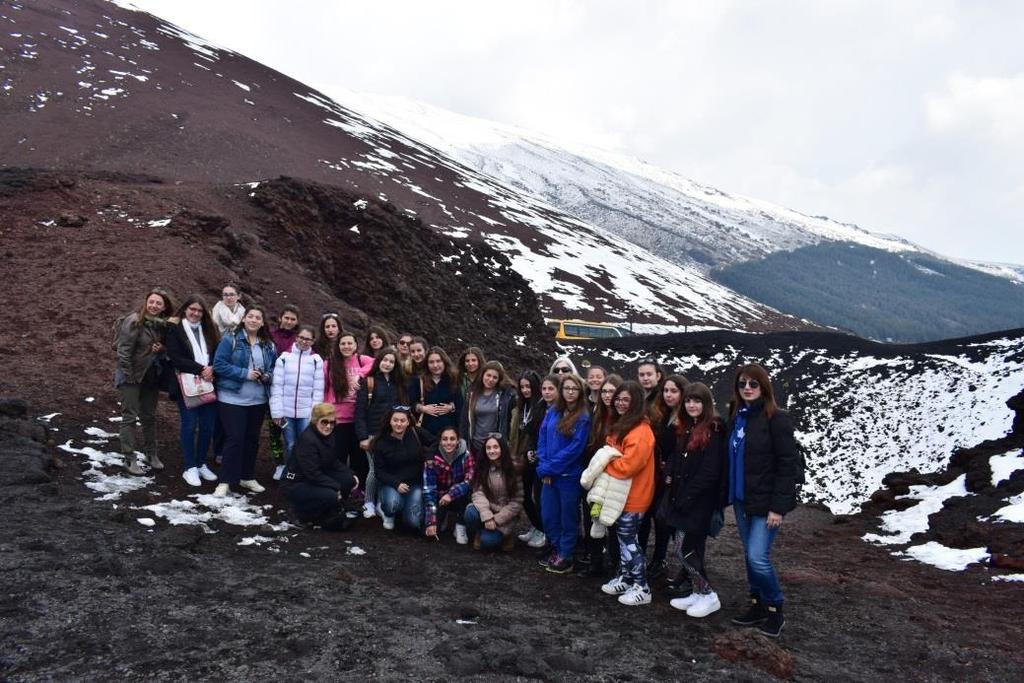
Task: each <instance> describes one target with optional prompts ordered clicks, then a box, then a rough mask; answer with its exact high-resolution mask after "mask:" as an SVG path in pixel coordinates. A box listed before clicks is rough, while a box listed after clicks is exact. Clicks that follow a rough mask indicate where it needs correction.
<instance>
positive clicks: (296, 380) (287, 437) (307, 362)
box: [270, 325, 324, 480]
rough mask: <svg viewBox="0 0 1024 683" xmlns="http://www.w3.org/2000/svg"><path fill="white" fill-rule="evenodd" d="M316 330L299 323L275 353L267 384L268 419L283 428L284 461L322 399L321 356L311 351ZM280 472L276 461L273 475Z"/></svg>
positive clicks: (322, 372) (275, 476)
mask: <svg viewBox="0 0 1024 683" xmlns="http://www.w3.org/2000/svg"><path fill="white" fill-rule="evenodd" d="M315 335H316V333H315V332H314V330H313V326H312V325H300V326H299V331H298V334H297V335H296V336H295V343H294V344H292V348H291V350H289V351H288V353H283V354H281V355H280V356H278V357H277V361H276V362H275V363H274V380H273V382H271V385H270V419H271V420H273V422H274V424H276V425H277V426H278V427H280V428H281V429H282V430H283V432H284V452H285V459H286V460H285V461H286V462H287V457H288V455H289V454H291V452H292V449H293V448H295V442H296V441H298V439H299V434H301V433H302V432H304V431H305V430H306V427H308V426H309V419H310V414H311V412H312V410H313V406H314V405H316V404H317V403H323V400H324V360H323V358H321V357H320V354H318V353H316V352H315V351H313V342H314V341H315V340H316V336H315ZM283 473H284V465H283V464H282V465H278V466H277V469H276V470H275V471H274V479H275V480H278V479H280V478H281V475H282V474H283Z"/></svg>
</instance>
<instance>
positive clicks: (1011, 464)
mask: <svg viewBox="0 0 1024 683" xmlns="http://www.w3.org/2000/svg"><path fill="white" fill-rule="evenodd" d="M988 465H989V467H990V468H991V469H992V485H993V486H999V482H1001V481H1006V480H1007V479H1009V478H1010V475H1012V474H1013V473H1014V472H1016V471H1017V470H1024V451H1018V450H1012V451H1010V452H1008V453H1004V454H1003V455H993V456H992V457H991V458H990V459H989V461H988Z"/></svg>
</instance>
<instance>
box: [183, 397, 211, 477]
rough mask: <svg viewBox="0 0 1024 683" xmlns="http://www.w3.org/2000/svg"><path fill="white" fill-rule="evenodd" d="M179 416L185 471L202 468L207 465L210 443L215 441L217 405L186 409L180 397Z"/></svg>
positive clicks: (207, 404)
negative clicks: (214, 425)
mask: <svg viewBox="0 0 1024 683" xmlns="http://www.w3.org/2000/svg"><path fill="white" fill-rule="evenodd" d="M178 414H179V415H181V453H182V455H183V456H184V458H183V459H184V461H185V469H186V470H188V469H192V468H193V467H202V466H203V465H205V464H206V453H207V452H208V451H209V450H210V441H211V440H212V439H213V424H214V422H216V421H217V403H216V402H214V403H204V404H203V405H201V406H199V407H197V408H186V407H185V402H184V401H183V400H181V397H180V396H179V397H178ZM196 432H198V436H197V435H196Z"/></svg>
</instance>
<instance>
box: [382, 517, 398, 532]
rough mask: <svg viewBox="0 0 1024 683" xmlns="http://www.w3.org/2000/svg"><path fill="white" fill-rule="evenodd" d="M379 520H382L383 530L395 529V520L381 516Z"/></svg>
mask: <svg viewBox="0 0 1024 683" xmlns="http://www.w3.org/2000/svg"><path fill="white" fill-rule="evenodd" d="M380 518H381V519H382V520H384V528H385V529H387V530H388V531H391V530H392V529H394V528H395V518H394V517H388V516H387V515H381V516H380Z"/></svg>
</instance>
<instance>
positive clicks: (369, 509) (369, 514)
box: [363, 501, 377, 519]
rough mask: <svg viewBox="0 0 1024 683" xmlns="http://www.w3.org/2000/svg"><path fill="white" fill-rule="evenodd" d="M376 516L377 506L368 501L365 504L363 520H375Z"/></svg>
mask: <svg viewBox="0 0 1024 683" xmlns="http://www.w3.org/2000/svg"><path fill="white" fill-rule="evenodd" d="M376 514H377V506H376V505H374V504H373V503H371V502H370V501H366V502H365V503H363V519H373V517H374V516H375V515H376Z"/></svg>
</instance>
